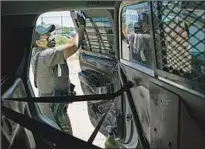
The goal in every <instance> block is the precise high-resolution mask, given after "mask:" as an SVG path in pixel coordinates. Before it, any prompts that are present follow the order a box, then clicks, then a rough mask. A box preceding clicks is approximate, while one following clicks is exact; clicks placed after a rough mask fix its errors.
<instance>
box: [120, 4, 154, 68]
mask: <svg viewBox="0 0 205 149" xmlns="http://www.w3.org/2000/svg"><path fill="white" fill-rule="evenodd" d="M122 36H123V37H122V57H123V59H126V60H131V61H137V62H140V63H141V64H145V65H148V66H150V65H151V46H150V27H149V16H148V3H141V4H134V5H130V6H126V7H124V9H123V11H122Z"/></svg>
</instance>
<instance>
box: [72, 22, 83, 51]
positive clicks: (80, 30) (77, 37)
mask: <svg viewBox="0 0 205 149" xmlns="http://www.w3.org/2000/svg"><path fill="white" fill-rule="evenodd" d="M84 32H85V26H84V25H80V27H79V28H78V30H77V34H76V35H75V37H74V38H73V40H74V43H75V45H76V47H77V48H78V49H79V48H80V46H81V45H82V42H83V40H84Z"/></svg>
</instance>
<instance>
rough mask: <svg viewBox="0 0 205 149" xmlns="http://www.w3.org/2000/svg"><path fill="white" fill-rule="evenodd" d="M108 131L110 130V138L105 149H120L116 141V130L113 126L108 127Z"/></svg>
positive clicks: (107, 139)
mask: <svg viewBox="0 0 205 149" xmlns="http://www.w3.org/2000/svg"><path fill="white" fill-rule="evenodd" d="M107 130H108V137H107V138H106V141H105V148H106V149H111V148H115V149H119V148H120V147H119V145H118V143H117V142H116V140H115V136H114V129H113V128H112V126H108V127H107Z"/></svg>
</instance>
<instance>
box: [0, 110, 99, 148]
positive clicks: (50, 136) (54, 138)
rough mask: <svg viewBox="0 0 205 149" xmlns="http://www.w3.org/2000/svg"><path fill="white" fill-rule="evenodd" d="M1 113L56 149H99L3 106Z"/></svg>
mask: <svg viewBox="0 0 205 149" xmlns="http://www.w3.org/2000/svg"><path fill="white" fill-rule="evenodd" d="M1 112H2V115H4V116H6V117H7V118H9V119H11V120H12V121H14V122H16V123H18V124H20V125H21V126H22V127H25V128H27V129H29V130H31V131H32V132H33V133H34V134H36V135H38V136H41V137H43V138H45V139H46V140H48V141H51V142H52V143H55V145H56V148H61V149H68V148H73V147H74V148H83V149H100V148H99V147H97V146H94V145H91V144H89V143H87V142H85V141H82V140H80V139H77V138H75V137H73V136H71V135H69V134H67V133H65V132H62V131H60V130H57V129H55V128H53V127H52V126H50V125H48V124H45V123H42V122H40V121H38V120H35V119H32V118H30V117H29V116H27V115H24V114H20V113H18V112H15V111H13V110H11V109H9V108H6V107H4V106H2V107H1Z"/></svg>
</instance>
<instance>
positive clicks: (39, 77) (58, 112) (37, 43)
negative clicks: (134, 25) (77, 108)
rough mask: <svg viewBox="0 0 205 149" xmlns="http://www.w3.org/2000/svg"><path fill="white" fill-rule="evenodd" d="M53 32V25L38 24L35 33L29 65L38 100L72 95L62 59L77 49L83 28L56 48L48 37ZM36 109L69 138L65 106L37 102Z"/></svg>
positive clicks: (50, 37)
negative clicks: (31, 69)
mask: <svg viewBox="0 0 205 149" xmlns="http://www.w3.org/2000/svg"><path fill="white" fill-rule="evenodd" d="M54 30H55V26H54V25H50V26H49V27H47V28H46V27H44V26H42V25H38V26H37V27H36V30H35V37H34V40H33V47H34V48H33V52H32V60H31V64H32V68H33V72H34V84H35V86H36V87H37V88H38V90H39V96H40V97H46V96H47V97H48V96H71V95H72V93H73V87H71V85H70V80H69V72H68V66H67V63H66V59H67V58H68V57H70V56H72V55H73V54H74V53H75V52H76V51H77V50H78V48H79V46H80V44H81V42H82V40H83V37H84V26H83V25H81V26H80V27H79V29H78V32H77V34H76V36H75V37H74V38H73V39H72V40H71V41H69V42H68V43H67V44H65V45H63V46H60V47H55V44H56V43H55V38H54V37H53V36H51V32H53V31H54ZM39 108H40V110H41V113H42V114H43V115H45V116H46V117H48V118H49V119H51V120H53V121H55V122H56V123H57V124H58V125H59V127H60V128H61V129H62V130H63V131H64V132H67V133H69V134H71V135H72V128H71V124H70V120H69V117H68V115H67V104H65V103H49V104H46V103H39Z"/></svg>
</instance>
